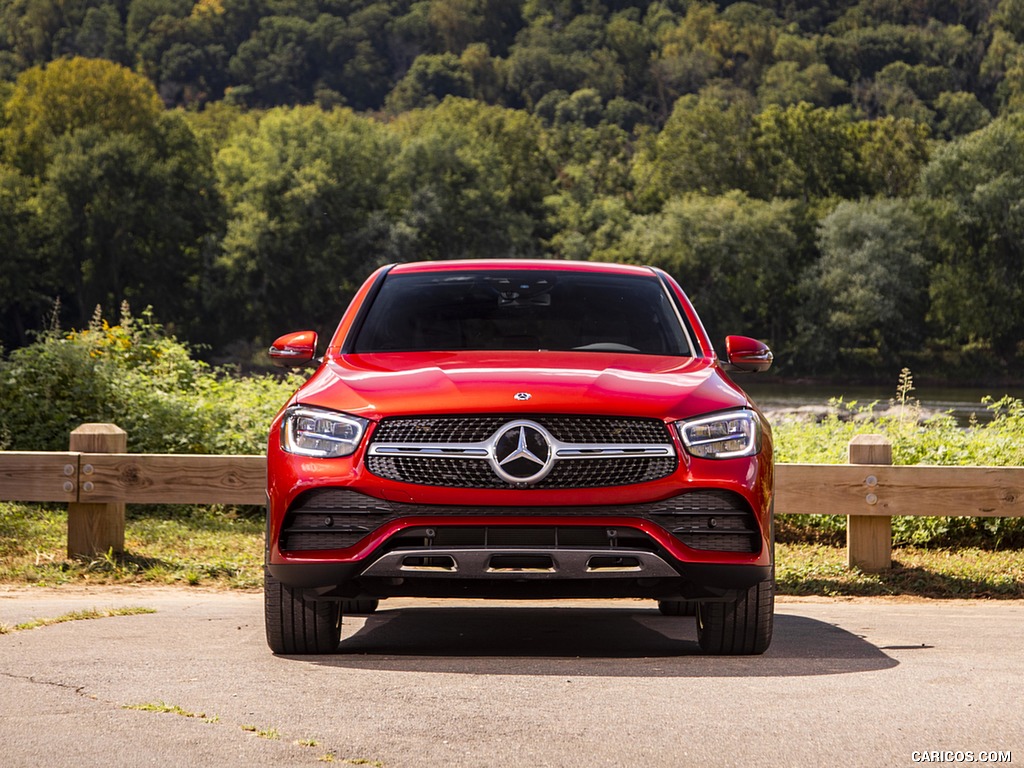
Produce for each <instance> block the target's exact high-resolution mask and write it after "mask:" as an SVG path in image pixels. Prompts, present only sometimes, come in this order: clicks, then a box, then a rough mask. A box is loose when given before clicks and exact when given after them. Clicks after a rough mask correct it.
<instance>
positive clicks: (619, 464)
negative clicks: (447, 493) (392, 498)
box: [366, 456, 676, 489]
mask: <svg viewBox="0 0 1024 768" xmlns="http://www.w3.org/2000/svg"><path fill="white" fill-rule="evenodd" d="M366 468H367V469H368V470H370V472H372V473H373V474H375V475H377V476H378V477H386V478H388V479H391V480H401V481H402V482H406V483H416V484H417V485H434V486H444V487H446V488H510V487H514V486H512V485H511V484H510V483H507V482H505V481H504V480H502V479H501V478H500V477H498V476H497V475H495V474H494V472H493V471H492V470H491V467H490V465H489V464H488V463H487V462H486V461H480V460H479V459H449V458H419V457H414V456H367V457H366ZM675 471H676V459H675V457H656V458H637V459H586V460H578V461H560V462H558V463H557V464H555V467H554V469H552V470H551V474H550V475H548V476H547V477H546V478H544V479H543V480H542V481H541V482H539V483H536V484H535V485H532V486H529V487H530V488H549V489H550V488H600V487H604V486H612V485H633V484H634V483H646V482H648V481H650V480H658V479H660V478H662V477H667V476H668V475H671V474H672V473H673V472H675Z"/></svg>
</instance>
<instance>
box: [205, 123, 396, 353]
mask: <svg viewBox="0 0 1024 768" xmlns="http://www.w3.org/2000/svg"><path fill="white" fill-rule="evenodd" d="M396 149H397V148H396V146H395V142H394V141H393V140H392V139H390V138H389V137H388V136H387V134H386V132H385V130H384V129H383V128H382V127H381V126H379V125H378V124H376V123H374V122H373V121H371V120H368V119H366V118H361V117H357V116H356V115H355V114H353V113H352V112H351V111H349V110H334V111H331V112H324V111H322V110H320V109H319V108H316V107H296V108H278V109H274V110H271V111H270V112H268V113H267V114H266V115H264V116H263V118H262V119H261V120H260V123H259V127H258V128H257V129H256V130H255V131H254V132H251V133H250V132H241V133H238V134H236V135H234V136H233V137H232V138H231V139H229V140H228V142H227V144H226V145H225V146H224V147H223V148H222V149H221V150H220V152H219V153H218V155H217V158H216V169H217V174H218V177H219V180H220V187H221V189H222V190H223V194H224V197H225V201H226V204H227V208H228V225H227V234H226V236H225V238H224V242H223V251H222V253H221V255H220V257H219V258H218V261H217V265H216V274H217V281H216V285H217V287H216V293H215V298H216V299H217V300H218V302H220V303H221V305H222V306H230V307H232V312H231V313H229V314H227V315H224V314H222V315H221V320H222V322H223V324H224V327H223V328H222V330H221V334H222V336H223V337H224V338H227V339H238V338H241V339H251V338H257V339H259V340H260V341H261V342H269V341H270V340H271V339H272V338H273V337H274V336H275V335H277V334H278V333H281V332H284V331H286V330H294V329H297V328H305V327H310V326H312V327H313V328H316V329H318V330H328V329H330V328H331V326H332V325H333V324H334V323H336V322H337V320H338V318H339V317H340V315H341V311H342V309H343V308H344V306H345V303H346V300H347V299H348V298H349V297H350V296H351V294H352V292H353V291H354V289H355V288H356V287H358V285H359V283H360V282H361V281H362V279H363V278H364V277H365V276H366V275H367V274H368V273H369V271H370V270H371V269H372V268H374V267H375V266H377V265H378V259H379V258H380V256H379V253H378V251H377V249H376V247H375V244H374V240H373V238H372V227H371V224H372V222H373V216H374V215H375V214H376V213H377V212H378V211H380V210H381V209H382V207H383V204H384V199H383V197H384V190H385V182H386V176H387V172H388V168H389V167H390V158H391V156H392V155H393V154H394V152H395V151H396Z"/></svg>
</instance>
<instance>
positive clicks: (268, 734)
mask: <svg viewBox="0 0 1024 768" xmlns="http://www.w3.org/2000/svg"><path fill="white" fill-rule="evenodd" d="M242 730H243V731H245V732H247V733H255V734H256V735H257V736H259V737H260V738H261V739H270V740H271V741H276V740H277V739H280V738H281V734H280V733H279V732H278V730H277V729H276V728H265V729H261V728H260V727H259V726H256V725H243V726H242Z"/></svg>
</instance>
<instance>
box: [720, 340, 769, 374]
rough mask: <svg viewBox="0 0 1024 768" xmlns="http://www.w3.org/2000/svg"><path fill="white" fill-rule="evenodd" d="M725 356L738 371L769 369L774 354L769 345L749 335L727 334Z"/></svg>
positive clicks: (752, 371)
mask: <svg viewBox="0 0 1024 768" xmlns="http://www.w3.org/2000/svg"><path fill="white" fill-rule="evenodd" d="M725 356H726V358H727V359H728V360H729V363H730V364H731V365H732V366H733V367H734V368H735V369H736V370H738V371H749V372H751V373H754V372H757V371H767V370H768V369H769V368H771V367H772V360H774V359H775V358H774V356H773V355H772V351H771V350H770V349H768V345H767V344H764V343H763V342H760V341H758V340H757V339H751V338H748V337H747V336H726V337H725Z"/></svg>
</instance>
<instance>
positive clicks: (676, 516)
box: [280, 488, 761, 553]
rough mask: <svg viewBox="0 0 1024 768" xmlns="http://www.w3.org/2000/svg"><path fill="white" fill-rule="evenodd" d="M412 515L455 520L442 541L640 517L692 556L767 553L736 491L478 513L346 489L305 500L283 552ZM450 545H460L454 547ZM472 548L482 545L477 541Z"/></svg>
mask: <svg viewBox="0 0 1024 768" xmlns="http://www.w3.org/2000/svg"><path fill="white" fill-rule="evenodd" d="M412 516H431V517H451V518H453V521H452V522H453V526H454V527H452V526H438V527H437V529H436V531H437V535H438V536H442V535H443V536H452V537H455V536H458V535H460V534H457V533H456V532H455V531H457V530H466V529H462V528H460V527H458V525H457V522H456V521H457V520H458V519H459V518H465V517H470V516H475V517H493V518H501V517H504V516H517V517H524V516H527V517H551V516H559V517H635V518H640V519H643V520H648V521H651V522H654V523H656V524H658V525H660V526H661V527H663V528H664V529H665V530H667V531H669V532H670V533H672V535H673V536H675V537H676V538H678V539H679V540H680V541H682V542H683V543H684V544H686V545H687V546H689V547H691V548H693V549H699V550H704V551H718V552H742V553H754V552H757V551H759V550H760V547H761V535H760V531H759V529H758V525H757V522H756V521H755V519H754V515H753V513H752V512H751V511H750V509H749V508H748V507H747V504H746V502H745V501H744V500H743V498H742V497H740V496H739V495H737V494H735V493H731V492H729V491H720V490H700V491H690V492H688V493H682V494H679V495H678V496H673V497H672V498H670V499H666V500H664V501H659V502H652V503H648V504H629V505H622V506H614V507H610V506H592V507H585V506H565V507H478V506H448V505H438V504H401V503H397V502H389V501H384V500H381V499H374V498H371V497H369V496H366V495H364V494H362V493H357V492H355V491H350V490H348V489H345V488H320V489H316V490H313V491H309V492H308V493H306V494H304V495H302V496H300V497H299V499H298V500H297V502H296V503H295V505H293V506H292V508H291V509H290V510H289V512H288V515H287V516H286V518H285V523H284V526H283V528H282V530H281V541H280V546H281V549H282V550H284V551H305V550H313V549H344V548H345V547H350V546H352V545H353V544H356V543H358V542H359V541H360V540H361V539H362V538H364V537H365V536H366V535H368V534H369V533H372V532H373V531H374V530H376V529H377V528H379V527H380V526H382V525H384V524H385V523H388V522H391V521H393V520H399V519H402V518H405V517H412ZM498 529H503V530H504V531H505V532H508V533H507V535H509V536H515V535H516V534H515V533H512V532H513V531H516V530H518V529H517V527H515V526H492V527H489V530H492V531H493V530H498ZM471 530H474V531H475V530H476V529H471ZM531 530H532V529H531ZM559 530H561V531H564V533H563V534H562V536H563V538H562V539H561V541H563V542H564V541H568V540H569V539H566V538H564V537H566V536H569V537H571V536H585V535H586V534H582V533H569V531H570V530H579V531H582V530H584V528H575V527H574V528H562V529H559ZM602 530H603V529H602ZM442 532H444V533H442ZM402 535H403V536H405V535H407V534H402ZM462 535H466V536H477V535H478V534H476V533H466V534H462ZM497 535H499V536H501V535H506V534H504V533H499V534H497ZM450 543H452V544H455V541H454V540H453V541H452V542H450ZM465 543H466V544H467V545H469V544H470V543H475V539H474V540H473V541H472V542H470V541H467V542H465ZM620 544H621V542H620ZM562 546H565V544H564V543H563V544H562Z"/></svg>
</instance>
